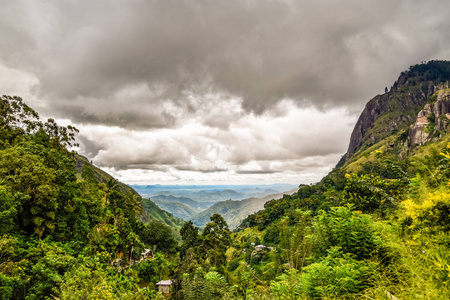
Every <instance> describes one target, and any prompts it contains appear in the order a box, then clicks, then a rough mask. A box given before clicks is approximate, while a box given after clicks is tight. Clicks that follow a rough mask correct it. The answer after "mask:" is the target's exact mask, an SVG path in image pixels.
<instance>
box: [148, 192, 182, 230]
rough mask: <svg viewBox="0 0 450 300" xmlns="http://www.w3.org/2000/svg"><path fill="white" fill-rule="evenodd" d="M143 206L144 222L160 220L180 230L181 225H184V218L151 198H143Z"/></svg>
mask: <svg viewBox="0 0 450 300" xmlns="http://www.w3.org/2000/svg"><path fill="white" fill-rule="evenodd" d="M142 206H143V208H144V213H143V216H142V220H143V221H144V222H148V221H153V220H158V221H160V222H163V223H164V224H167V225H169V226H170V227H172V228H174V229H176V230H180V228H181V226H183V224H184V221H183V220H181V219H179V218H177V217H175V216H174V215H172V214H171V213H169V212H167V211H165V210H163V209H161V208H159V207H158V205H156V204H155V203H154V202H153V201H151V200H150V199H142Z"/></svg>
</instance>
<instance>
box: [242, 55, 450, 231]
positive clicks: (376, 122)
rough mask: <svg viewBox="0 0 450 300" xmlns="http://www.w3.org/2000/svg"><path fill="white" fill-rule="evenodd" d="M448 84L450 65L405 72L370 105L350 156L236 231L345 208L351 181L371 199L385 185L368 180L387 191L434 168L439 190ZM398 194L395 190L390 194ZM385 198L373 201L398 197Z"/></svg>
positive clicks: (448, 134) (449, 133)
mask: <svg viewBox="0 0 450 300" xmlns="http://www.w3.org/2000/svg"><path fill="white" fill-rule="evenodd" d="M449 81H450V62H449V61H437V60H435V61H430V62H428V63H422V64H418V65H414V66H411V67H410V68H409V69H408V70H407V71H404V72H402V73H401V74H400V76H399V77H398V79H397V80H396V81H395V82H394V83H393V85H392V87H391V88H390V89H387V88H386V92H385V93H384V94H381V95H377V96H375V97H374V98H372V99H371V100H370V101H369V102H368V103H367V105H366V106H365V108H364V110H363V111H362V113H361V115H360V117H359V119H358V121H357V123H356V124H355V127H354V129H353V131H352V134H351V137H350V141H349V147H348V150H347V152H346V153H345V154H344V155H343V156H342V158H341V160H340V161H339V162H338V163H337V165H336V167H335V168H334V169H333V170H332V171H331V172H330V173H329V174H328V175H327V176H325V177H324V178H323V179H322V180H321V181H320V182H319V183H317V184H314V185H311V186H301V187H300V189H299V190H298V192H297V193H294V194H292V195H290V196H289V197H285V198H283V199H279V200H274V201H270V202H269V203H267V204H266V205H265V207H264V209H263V210H261V211H259V212H257V213H254V214H252V215H249V216H248V217H247V218H246V219H245V220H244V221H243V222H242V223H241V225H240V226H239V227H238V228H239V229H244V228H246V227H252V226H257V227H258V229H259V230H263V229H265V228H267V227H268V226H271V224H274V223H277V222H279V221H280V218H282V217H285V216H291V218H294V215H295V210H297V209H301V210H311V211H313V212H314V213H316V212H317V211H318V210H320V209H324V210H327V209H330V208H331V207H333V206H338V205H342V204H345V203H347V202H346V201H348V199H346V197H347V198H348V197H349V195H347V196H345V195H343V193H345V190H344V188H346V187H348V185H349V179H352V178H355V179H354V180H355V181H357V182H358V184H363V186H360V187H359V188H360V190H359V192H358V193H357V194H361V193H362V190H361V189H363V188H370V190H369V191H367V194H369V195H370V194H371V193H373V192H380V191H382V190H383V187H382V186H376V185H377V184H381V182H383V181H379V182H378V183H376V182H366V181H365V180H369V179H368V178H372V177H370V176H379V177H380V178H381V179H380V180H386V182H385V183H383V184H385V185H386V186H389V184H390V183H392V184H402V182H403V183H404V182H411V181H412V180H411V178H413V177H414V176H415V175H416V174H418V173H420V174H421V176H423V177H426V176H430V174H432V172H433V168H437V171H436V172H438V173H439V172H440V173H439V174H438V175H435V174H433V176H432V177H431V179H429V180H430V181H432V182H434V184H435V185H437V184H438V182H439V178H444V175H445V174H447V173H445V172H446V171H445V170H446V169H442V170H441V168H443V167H442V166H440V165H439V161H441V160H442V156H441V155H440V153H442V151H443V150H442V149H444V148H445V147H446V145H447V144H448V143H449V142H450V126H449V125H450V88H449ZM418 166H421V167H420V168H419V167H418ZM424 172H425V173H426V172H428V174H425V173H424ZM351 174H354V176H355V177H352V175H351ZM366 174H367V175H369V177H367V178H364V180H363V179H361V178H360V177H358V176H364V175H366ZM358 180H359V181H358ZM370 180H372V179H370ZM373 185H375V186H376V187H375V188H374V186H373ZM395 191H396V188H394V189H392V190H391V192H395ZM387 195H388V193H386V192H385V191H383V192H381V194H379V195H376V196H373V195H372V196H373V197H375V198H377V197H378V198H377V199H382V198H383V197H384V200H383V201H386V197H388V198H389V199H391V200H392V199H394V198H395V197H390V196H387ZM380 201H381V200H380ZM396 201H397V202H398V201H400V200H396ZM356 203H357V204H358V203H359V202H358V201H357V202H356Z"/></svg>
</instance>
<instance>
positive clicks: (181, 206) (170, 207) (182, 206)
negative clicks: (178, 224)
mask: <svg viewBox="0 0 450 300" xmlns="http://www.w3.org/2000/svg"><path fill="white" fill-rule="evenodd" d="M158 197H160V196H157V197H152V200H153V201H154V203H155V204H156V205H158V206H159V207H160V208H162V209H164V210H166V211H169V212H171V213H172V214H173V215H174V216H176V217H178V218H181V219H183V220H189V219H190V218H191V217H192V216H193V215H195V214H196V213H198V212H200V211H202V210H203V209H195V208H193V207H192V206H190V205H189V204H186V203H180V202H178V201H176V200H174V201H173V202H169V201H159V200H155V198H158ZM166 197H167V196H166ZM168 197H169V199H170V198H172V197H173V196H168ZM173 198H175V199H176V198H177V197H173Z"/></svg>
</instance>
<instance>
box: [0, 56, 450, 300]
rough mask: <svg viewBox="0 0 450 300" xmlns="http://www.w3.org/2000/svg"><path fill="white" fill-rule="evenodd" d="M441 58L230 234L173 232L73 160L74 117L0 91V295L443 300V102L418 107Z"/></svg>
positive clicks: (431, 97)
mask: <svg viewBox="0 0 450 300" xmlns="http://www.w3.org/2000/svg"><path fill="white" fill-rule="evenodd" d="M448 66H449V64H448V63H446V62H430V63H428V64H424V65H419V66H414V67H411V68H410V70H409V71H407V72H405V73H402V75H401V76H400V79H401V80H400V79H399V81H398V82H396V83H395V86H394V87H393V88H391V90H390V91H387V90H386V93H385V95H383V96H382V97H385V98H383V99H386V100H383V101H387V102H386V103H388V104H389V105H390V106H391V108H392V107H397V105H398V104H399V103H401V102H402V101H406V100H405V99H406V98H407V97H408V95H411V94H414V93H415V92H418V93H419V91H422V92H421V93H422V94H423V95H425V94H426V99H425V102H424V103H423V104H420V105H416V108H415V109H411V111H409V110H408V113H410V114H411V116H410V117H408V118H406V117H405V118H402V119H398V120H400V121H398V122H397V123H396V124H400V125H398V126H397V127H396V128H390V129H389V130H388V129H386V130H377V131H376V132H375V131H373V128H378V127H381V126H382V125H383V124H391V123H392V120H397V119H396V118H398V114H392V110H391V111H389V105H387V106H386V107H388V108H387V109H386V111H385V112H381V113H380V114H379V115H378V116H377V118H375V121H374V123H373V124H372V125H371V126H372V127H370V128H368V129H367V131H366V132H364V134H365V135H364V136H362V138H360V139H359V140H358V144H357V143H355V145H356V146H355V147H353V148H352V150H351V153H350V154H351V155H347V156H345V157H343V159H342V160H341V162H340V163H339V165H338V167H336V168H335V169H334V170H333V171H331V172H330V173H329V174H328V175H327V176H325V177H324V178H323V179H322V180H321V181H320V182H318V183H316V184H311V185H301V186H300V187H299V189H298V191H297V192H296V193H294V194H292V195H284V197H283V198H281V199H278V200H272V201H269V202H267V203H266V204H265V206H264V209H263V210H261V211H259V212H257V213H254V214H252V215H250V216H248V217H247V218H246V219H245V220H244V222H242V224H240V226H239V227H238V228H237V229H236V230H235V231H234V232H231V231H230V230H229V227H228V224H227V223H226V222H225V221H224V219H223V218H222V216H220V215H219V214H214V215H213V216H212V217H211V218H210V222H209V223H207V224H206V226H205V228H204V229H203V230H201V231H200V230H199V228H197V227H195V226H194V224H193V223H192V222H190V221H189V222H186V223H184V224H183V225H182V226H180V225H176V227H178V228H180V227H181V228H180V230H179V235H180V237H181V241H177V239H176V238H175V235H174V234H173V231H174V228H173V227H172V228H171V227H170V226H168V225H167V224H164V223H163V222H160V221H159V220H156V219H149V218H148V217H147V218H146V217H145V211H144V210H145V207H146V206H149V203H146V202H144V204H143V202H142V199H141V198H140V197H139V196H137V195H136V194H135V193H133V192H126V191H122V190H121V189H120V188H119V184H118V182H117V181H116V180H114V179H112V178H109V179H108V180H99V178H98V177H96V176H95V175H94V171H93V166H90V165H89V164H88V163H86V164H84V165H83V168H82V170H81V172H79V171H77V169H76V159H75V154H74V153H73V152H71V151H70V149H71V147H72V144H73V142H74V135H75V133H76V131H77V130H76V128H74V127H71V126H67V127H61V126H58V125H57V124H56V123H55V122H54V121H53V120H51V119H50V120H48V121H47V122H45V123H44V122H42V121H40V120H39V117H38V115H37V113H36V112H35V111H34V110H33V109H31V108H30V107H28V106H27V105H26V104H25V103H24V102H23V101H22V99H21V98H19V97H9V96H3V97H2V98H1V102H0V117H1V119H0V172H1V175H0V201H1V202H0V234H1V235H2V237H1V240H0V299H151V298H156V299H165V298H171V299H394V298H393V297H397V298H398V299H449V298H450V288H449V279H450V278H449V276H450V251H449V247H450V235H449V231H450V193H449V192H450V190H449V189H450V133H449V130H448V128H447V125H448V122H447V119H445V118H448V117H447V116H446V115H445V112H443V113H442V114H441V115H438V114H437V113H434V112H432V108H431V110H430V113H429V114H428V116H427V115H426V113H427V111H428V110H427V108H426V107H427V105H428V106H429V107H432V105H435V104H436V103H439V101H446V99H447V100H448V97H447V98H446V95H450V92H449V91H448V85H447V81H448V80H449V79H450V78H449V75H448V72H447V71H446V70H448V69H449V68H448ZM441 69H442V70H444V71H445V72H444V71H442V70H441ZM431 86H432V87H433V88H432V89H431V88H430V87H431ZM425 90H426V91H427V92H426V93H425ZM430 90H432V92H428V91H430ZM422 94H421V95H422ZM377 99H378V98H377ZM380 99H381V98H380ZM414 99H417V98H414ZM436 105H437V104H436ZM449 107H450V106H449ZM419 112H423V113H422V114H421V113H419ZM441 112H442V111H441ZM417 113H419V115H421V116H422V115H424V116H425V117H424V118H422V119H421V120H426V121H427V123H426V124H425V125H424V126H423V128H422V127H421V128H422V129H420V130H423V132H422V133H423V134H422V135H421V137H424V136H425V138H424V139H422V140H421V142H420V143H416V142H415V140H414V138H415V136H416V135H413V134H411V132H413V133H415V132H417V130H418V129H417V128H416V127H414V126H415V125H414V124H416V123H415V122H416V118H415V117H416V115H417ZM389 118H391V119H389ZM371 130H372V131H371ZM371 133H373V136H374V138H371V137H370V136H369V135H370V134H371ZM68 149H69V150H68ZM161 280H171V287H170V293H164V292H160V291H158V286H157V283H158V282H160V281H161Z"/></svg>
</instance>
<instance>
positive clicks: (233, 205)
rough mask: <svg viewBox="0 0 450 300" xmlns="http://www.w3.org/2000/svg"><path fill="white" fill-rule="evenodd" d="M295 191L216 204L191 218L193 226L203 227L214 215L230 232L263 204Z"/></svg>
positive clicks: (262, 206)
mask: <svg viewBox="0 0 450 300" xmlns="http://www.w3.org/2000/svg"><path fill="white" fill-rule="evenodd" d="M296 191H297V189H294V190H291V191H287V192H284V193H277V194H271V195H267V196H265V197H262V198H249V199H244V200H238V201H235V200H226V201H221V202H217V203H215V204H214V205H212V206H211V207H209V208H208V209H206V210H204V211H202V212H200V213H198V214H197V215H195V216H193V217H192V218H191V220H192V222H193V223H194V225H196V226H198V227H204V226H205V225H206V223H208V222H209V218H210V217H211V216H212V215H213V214H215V213H218V214H220V215H221V216H222V217H223V218H224V219H225V221H227V223H228V226H229V227H230V229H231V230H233V229H235V228H236V227H237V226H239V224H240V223H241V222H242V220H244V219H245V218H247V216H248V215H250V214H253V213H255V212H257V211H259V210H261V209H263V208H264V204H265V203H266V202H268V201H270V200H274V199H280V198H283V194H289V195H290V194H293V193H295V192H296Z"/></svg>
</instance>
